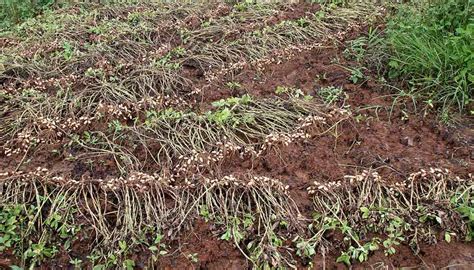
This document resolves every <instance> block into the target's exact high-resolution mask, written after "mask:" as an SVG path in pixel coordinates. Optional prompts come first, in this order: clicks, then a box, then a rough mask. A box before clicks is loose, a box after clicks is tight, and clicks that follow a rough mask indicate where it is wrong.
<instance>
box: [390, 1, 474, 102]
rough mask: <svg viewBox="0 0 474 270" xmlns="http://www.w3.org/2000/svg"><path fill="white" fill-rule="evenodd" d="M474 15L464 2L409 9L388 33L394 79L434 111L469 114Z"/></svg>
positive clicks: (473, 71) (473, 69) (469, 4)
mask: <svg viewBox="0 0 474 270" xmlns="http://www.w3.org/2000/svg"><path fill="white" fill-rule="evenodd" d="M473 14H474V7H473V4H472V1H464V0H437V1H430V3H428V2H427V1H423V2H420V3H417V4H414V5H407V6H403V7H402V8H401V9H400V11H399V14H397V15H396V16H395V17H394V19H393V20H392V21H391V22H389V25H388V29H387V42H388V45H389V47H390V50H391V51H390V54H391V57H390V61H389V66H390V68H389V75H390V77H392V78H395V77H400V78H403V79H404V80H405V81H406V82H407V83H408V86H409V87H410V88H411V91H412V92H413V94H414V95H415V96H416V97H418V98H421V99H423V100H425V102H426V103H427V104H428V105H430V106H435V105H436V106H439V107H441V108H442V109H443V110H447V109H450V108H457V109H458V110H459V111H462V110H464V109H465V108H466V106H467V105H468V104H469V103H470V102H472V96H473V91H472V89H473V83H474V76H473V74H474V53H473V45H472V40H473V35H474V20H473V18H474V16H473Z"/></svg>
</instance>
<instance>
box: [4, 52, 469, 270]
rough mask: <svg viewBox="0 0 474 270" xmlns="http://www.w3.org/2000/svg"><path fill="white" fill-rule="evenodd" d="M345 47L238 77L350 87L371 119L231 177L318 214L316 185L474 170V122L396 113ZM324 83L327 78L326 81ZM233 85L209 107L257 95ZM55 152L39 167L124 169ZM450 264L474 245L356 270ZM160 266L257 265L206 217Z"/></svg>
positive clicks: (235, 161)
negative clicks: (248, 175)
mask: <svg viewBox="0 0 474 270" xmlns="http://www.w3.org/2000/svg"><path fill="white" fill-rule="evenodd" d="M341 51H342V50H341V49H336V48H329V49H328V48H325V49H313V50H310V51H306V52H303V53H300V54H298V55H297V56H296V57H294V58H293V59H291V60H289V61H284V62H282V63H280V64H270V65H269V66H266V67H265V70H263V71H261V70H260V71H258V70H256V69H254V68H251V67H247V68H245V69H244V70H243V71H242V72H241V73H239V74H238V75H237V76H236V77H234V78H232V81H235V82H238V83H240V84H241V85H242V88H241V89H249V90H248V93H249V94H251V95H253V96H257V97H268V96H272V95H274V91H275V88H276V87H277V86H292V87H297V88H300V89H302V90H303V91H304V92H305V93H307V94H310V95H313V96H316V95H317V92H318V89H320V88H321V87H324V86H340V87H342V88H343V89H344V91H345V93H347V95H348V98H347V99H346V101H345V102H346V103H345V104H346V105H350V107H351V110H352V111H353V113H354V115H355V116H357V115H360V118H359V119H361V120H360V121H359V122H357V121H355V120H350V121H346V122H344V123H342V124H341V125H340V126H339V128H338V137H337V138H334V136H332V135H325V136H322V137H315V138H313V139H308V140H306V141H304V142H300V143H295V144H291V145H289V146H282V147H279V148H278V149H277V150H274V151H271V152H268V153H267V154H265V155H264V156H263V157H260V158H258V159H255V160H241V159H239V158H238V157H236V158H229V159H227V160H225V164H223V166H222V168H223V173H242V172H247V171H250V170H252V172H253V173H255V174H260V175H265V176H272V177H275V178H278V179H281V180H282V181H283V182H284V183H285V184H288V185H289V186H290V195H291V196H292V198H293V199H294V200H295V201H296V203H297V204H298V206H299V208H300V211H301V212H302V213H303V214H304V215H305V216H308V217H309V216H310V215H311V214H312V202H311V198H310V196H309V195H308V194H307V192H306V188H307V187H308V186H309V185H310V184H311V183H312V182H313V181H314V180H318V181H320V182H323V181H334V180H338V179H342V178H343V176H344V175H347V174H353V173H354V172H355V171H357V170H359V171H360V170H362V169H364V168H374V169H375V168H378V171H379V173H381V175H382V176H383V177H385V178H386V179H391V180H393V181H396V180H401V179H403V178H405V177H406V176H407V175H408V174H410V173H411V172H413V171H417V170H419V169H427V168H429V167H439V168H448V169H450V170H451V171H452V172H454V173H455V174H457V175H459V176H461V177H462V176H466V175H467V174H468V173H473V172H474V163H473V161H474V129H473V127H474V121H473V119H467V120H464V122H463V123H461V124H460V125H458V126H457V127H450V128H448V127H445V126H442V125H441V124H440V123H439V121H438V120H437V119H436V117H435V115H436V114H435V113H434V112H432V113H430V114H428V115H427V116H423V115H421V113H415V112H413V111H410V108H408V112H409V117H408V119H407V120H402V111H401V108H404V107H403V106H402V105H400V104H395V106H393V111H392V113H391V114H390V111H391V108H392V105H393V99H391V98H390V97H389V96H387V95H388V94H390V93H389V92H387V90H386V89H385V88H384V87H383V86H382V85H380V84H379V83H378V82H377V81H376V79H375V75H373V74H365V75H366V76H367V77H368V80H367V81H366V82H364V83H362V84H357V85H356V84H352V83H351V82H350V81H349V79H348V78H349V77H350V74H349V72H348V71H347V70H346V69H345V68H344V66H350V65H351V64H352V63H350V62H346V61H345V60H344V59H343V56H342V53H341ZM335 59H339V63H335ZM318 77H319V78H321V79H319V80H317V79H316V78H318ZM227 79H229V81H230V78H224V80H223V81H221V82H220V84H219V85H215V87H214V86H213V87H212V88H210V89H208V90H206V91H207V92H205V93H203V98H204V100H203V102H204V103H207V104H209V103H210V102H212V101H214V100H217V99H221V98H225V97H230V96H235V95H239V94H244V93H247V92H246V91H245V90H230V89H229V88H227V87H225V81H226V80H227ZM375 106H377V109H376V108H375ZM369 107H370V108H369ZM51 149H53V148H51ZM49 150H50V149H40V150H38V151H39V152H40V153H44V154H45V155H44V156H43V155H41V154H40V155H35V157H37V158H35V159H34V160H33V161H32V163H31V164H30V165H29V166H39V165H41V166H46V165H48V164H52V163H55V164H56V165H55V166H54V167H55V168H56V169H57V170H58V171H63V172H67V171H69V172H70V173H71V175H73V176H74V175H76V176H77V177H80V176H82V175H84V174H91V175H93V176H94V177H105V176H107V175H110V172H111V171H115V168H114V163H113V162H111V161H110V160H104V164H103V165H102V166H101V169H96V171H90V170H89V169H88V168H87V167H86V165H85V164H83V163H76V164H71V163H70V162H67V161H65V160H62V159H61V158H54V157H53V156H51V154H46V153H48V151H49ZM17 162H18V160H11V159H10V158H8V157H5V156H4V155H0V167H1V168H4V169H11V168H12V167H14V165H15V164H17ZM78 249H80V248H78ZM194 254H195V255H194ZM339 254H340V251H338V250H331V251H329V252H328V254H327V255H326V257H322V256H321V255H318V256H316V258H315V259H314V261H313V264H314V269H322V268H324V267H325V268H326V269H345V268H346V267H345V266H344V265H342V264H336V263H335V261H336V258H337V257H338V256H339ZM193 256H195V258H196V259H197V260H196V261H195V262H193V261H192V257H193ZM1 257H2V256H0V258H1ZM2 260H3V261H2ZM2 262H5V260H4V259H0V266H1V265H2ZM135 262H136V263H137V267H138V268H140V267H141V266H142V267H144V266H145V265H144V264H143V263H142V262H140V257H137V258H136V260H135ZM468 264H470V267H469V265H468ZM60 265H63V264H61V263H58V264H56V265H55V264H51V265H48V266H47V267H46V268H43V269H48V268H49V267H53V266H56V267H58V266H60ZM450 265H451V266H453V265H459V267H458V268H456V267H455V266H453V268H450V269H473V268H474V245H472V244H466V243H461V242H456V243H451V244H447V243H445V242H444V241H440V242H439V243H437V244H436V245H423V246H422V247H421V252H420V253H419V254H418V255H415V254H414V253H413V252H412V251H411V250H410V248H409V247H407V246H400V247H398V248H397V253H396V254H395V255H393V256H390V257H386V256H384V254H383V252H381V251H377V252H375V254H373V255H372V256H371V257H370V259H369V261H368V262H365V263H363V264H355V265H354V268H355V269H362V268H377V267H380V266H386V267H388V268H390V269H391V268H393V267H414V268H423V267H426V268H441V267H446V266H450ZM157 266H158V268H160V269H249V268H251V265H250V264H249V262H248V261H247V260H246V259H245V257H244V256H243V255H242V254H241V252H240V251H239V250H238V249H237V248H236V247H234V246H233V245H232V244H230V243H229V242H226V241H223V240H219V236H218V235H216V234H215V228H212V227H211V225H209V224H206V223H205V222H203V221H198V222H196V224H194V227H193V228H192V229H191V230H188V231H186V232H185V233H183V237H181V238H180V239H179V241H178V240H176V242H173V243H171V249H170V254H169V255H167V256H164V257H163V258H160V261H159V263H158V264H157ZM299 267H306V266H303V265H300V266H299ZM463 267H464V268H463ZM49 269H51V268H49Z"/></svg>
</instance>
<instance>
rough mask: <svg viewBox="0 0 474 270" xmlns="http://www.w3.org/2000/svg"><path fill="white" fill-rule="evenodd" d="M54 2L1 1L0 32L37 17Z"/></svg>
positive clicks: (29, 0) (49, 0) (43, 0)
mask: <svg viewBox="0 0 474 270" xmlns="http://www.w3.org/2000/svg"><path fill="white" fill-rule="evenodd" d="M55 2H56V1H55V0H39V1H32V0H3V1H2V3H0V21H1V22H0V30H1V29H7V28H8V27H11V26H13V25H15V24H18V23H20V22H22V21H24V20H26V19H28V18H31V17H34V16H36V15H38V14H39V13H41V12H42V11H43V10H45V9H48V8H49V7H51V6H52V5H53V4H54V3H55Z"/></svg>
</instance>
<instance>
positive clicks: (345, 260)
mask: <svg viewBox="0 0 474 270" xmlns="http://www.w3.org/2000/svg"><path fill="white" fill-rule="evenodd" d="M336 262H338V263H340V262H342V263H345V264H346V265H351V257H350V256H349V254H347V253H346V252H343V253H342V254H341V256H339V257H337V259H336Z"/></svg>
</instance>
